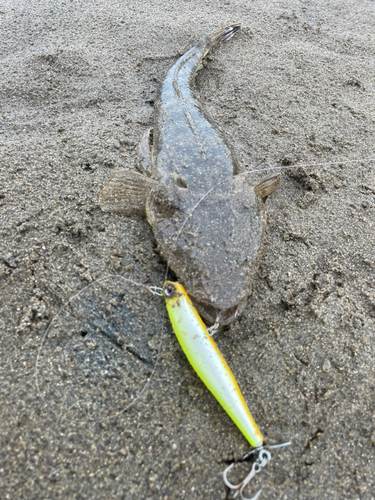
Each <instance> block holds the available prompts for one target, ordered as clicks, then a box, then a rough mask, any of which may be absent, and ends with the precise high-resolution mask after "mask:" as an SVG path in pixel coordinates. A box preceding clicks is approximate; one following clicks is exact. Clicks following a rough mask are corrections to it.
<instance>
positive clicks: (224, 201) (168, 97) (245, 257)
mask: <svg viewBox="0 0 375 500" xmlns="http://www.w3.org/2000/svg"><path fill="white" fill-rule="evenodd" d="M240 27H241V25H240V24H234V25H232V26H228V27H226V28H223V29H221V30H218V31H216V32H215V33H212V34H211V35H209V36H206V37H205V38H203V39H202V40H201V41H200V42H198V43H197V45H196V46H195V47H193V48H192V49H190V50H189V51H188V52H186V54H184V55H183V56H182V57H181V58H180V59H179V60H178V61H177V62H176V63H175V64H174V65H173V67H172V68H171V69H170V70H169V72H168V74H167V76H166V78H165V80H164V83H163V85H162V88H161V91H160V96H159V99H158V101H157V103H156V106H155V122H154V130H153V134H152V133H151V131H147V132H145V134H144V135H143V137H142V139H141V142H140V145H139V148H138V154H139V157H140V161H139V167H140V168H141V169H142V170H143V171H144V173H145V174H146V176H147V177H145V176H142V175H140V174H139V173H136V172H134V171H130V170H119V171H117V172H115V173H114V174H113V176H112V177H111V178H110V179H109V180H108V181H107V183H106V185H105V186H104V188H103V189H102V192H101V194H100V205H101V207H102V210H105V211H111V212H113V211H116V212H121V213H125V214H127V215H132V214H141V213H144V212H146V214H147V218H148V221H149V223H150V224H151V226H152V229H153V231H154V234H155V238H156V241H157V243H158V247H159V250H160V252H161V254H162V255H163V256H164V258H165V259H166V261H167V263H168V265H169V266H170V267H171V269H173V271H174V272H175V273H176V275H177V276H178V278H179V280H180V281H181V283H182V284H183V286H184V288H185V290H186V291H187V293H188V294H189V296H190V297H191V299H192V301H193V302H194V305H195V307H196V308H197V310H198V312H199V313H200V314H201V316H202V317H203V318H204V319H205V320H206V321H208V322H211V323H214V322H215V321H217V320H219V321H220V322H221V323H222V324H226V323H229V322H230V321H231V320H232V319H233V318H234V317H235V315H236V313H237V311H238V309H239V308H240V307H241V305H242V304H244V299H245V298H246V297H247V296H248V295H249V294H250V292H251V283H252V280H253V276H254V273H255V272H256V270H257V265H258V262H259V259H260V254H261V246H262V240H263V234H264V228H265V211H264V204H263V200H262V198H263V197H265V196H268V195H269V194H270V193H271V192H272V191H273V190H274V189H275V187H276V185H277V182H278V179H276V178H273V177H272V176H267V177H266V178H264V179H262V180H260V181H258V182H257V183H256V184H255V185H254V186H253V185H251V184H250V182H248V176H247V175H236V174H238V173H239V165H238V162H237V160H236V157H235V155H234V153H233V151H232V150H231V148H230V146H229V145H228V143H227V142H226V140H225V138H224V136H223V134H222V133H221V132H220V131H219V129H218V127H217V126H215V125H214V123H213V121H212V119H211V118H210V117H209V116H208V115H207V114H206V113H205V112H204V110H203V109H202V107H201V105H200V104H199V101H198V99H197V97H196V96H195V95H194V80H195V75H196V72H197V71H198V70H199V69H200V68H201V67H202V59H203V57H204V56H205V55H206V54H207V53H208V52H209V51H210V50H211V49H212V48H213V47H215V46H216V45H217V44H219V43H220V42H222V41H224V40H227V39H229V38H231V37H232V36H233V35H234V34H235V33H237V32H238V31H239V30H240ZM152 137H153V139H152ZM151 142H152V151H151V156H150V155H149V154H148V152H149V146H150V145H151ZM150 160H151V165H149V163H150Z"/></svg>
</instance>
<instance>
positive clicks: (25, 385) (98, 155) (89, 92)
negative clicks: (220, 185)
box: [0, 0, 375, 500]
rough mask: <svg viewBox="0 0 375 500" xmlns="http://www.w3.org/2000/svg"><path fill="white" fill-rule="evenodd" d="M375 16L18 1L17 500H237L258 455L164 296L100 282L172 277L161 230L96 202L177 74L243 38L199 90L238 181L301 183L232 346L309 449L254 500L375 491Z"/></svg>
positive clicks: (279, 432)
mask: <svg viewBox="0 0 375 500" xmlns="http://www.w3.org/2000/svg"><path fill="white" fill-rule="evenodd" d="M374 16H375V3H374V2H372V1H370V0H361V1H353V0H347V1H345V0H344V1H340V2H337V1H333V0H329V1H328V2H327V1H322V0H317V1H315V2H308V1H289V2H286V1H281V2H262V1H259V0H255V1H252V2H249V1H226V2H218V1H217V0H207V1H206V0H194V1H182V0H181V1H180V2H175V3H173V2H165V1H160V0H153V1H149V2H142V1H140V0H138V1H135V0H127V1H126V2H120V1H115V0H108V1H106V2H99V1H94V0H87V1H85V2H83V1H76V0H72V1H68V0H66V1H61V2H52V1H50V0H40V1H38V2H36V1H32V0H30V1H26V0H23V1H21V0H14V1H13V2H10V1H2V2H1V3H0V61H1V64H0V117H1V122H0V165H1V169H0V175H1V177H0V283H1V289H0V294H1V295H0V304H1V310H2V313H1V318H0V328H1V340H0V349H1V363H0V374H1V375H0V382H1V383H0V436H1V437H0V462H1V463H0V498H1V500H3V499H4V500H5V499H11V500H16V499H17V500H18V499H25V500H32V499H38V500H40V499H51V500H52V499H62V498H64V499H77V500H78V499H80V500H83V499H90V500H94V499H110V498H113V499H130V498H131V499H145V498H147V499H149V500H154V499H155V500H156V499H167V500H170V499H175V498H176V499H177V498H186V499H199V500H201V499H203V498H204V499H212V500H218V499H224V498H225V497H226V492H225V489H224V486H223V483H222V479H221V473H222V471H223V469H224V468H225V467H226V466H227V465H228V464H229V463H231V461H233V460H234V459H239V458H240V457H241V456H242V454H243V453H245V452H246V451H247V450H248V449H249V446H248V444H247V443H246V441H245V439H244V438H243V436H242V435H241V433H240V432H239V431H238V429H237V428H236V427H235V426H234V424H233V423H232V422H231V421H230V420H229V418H228V417H227V415H226V414H225V413H224V412H223V411H222V409H221V408H220V407H219V405H218V404H217V402H216V401H215V400H214V399H213V398H212V397H211V396H210V395H209V394H208V393H207V391H206V389H205V388H204V386H203V385H202V383H201V382H200V381H199V379H198V378H197V376H196V375H195V374H194V373H193V371H192V369H191V367H190V366H189V364H188V362H187V360H186V359H185V357H184V355H183V354H182V353H181V351H180V348H179V346H178V344H177V341H176V339H175V337H174V335H173V332H172V330H171V327H170V326H169V323H168V319H167V317H166V313H165V306H164V303H163V299H162V298H160V297H156V296H155V297H154V296H152V295H151V294H149V293H148V292H147V291H144V290H143V289H142V288H141V287H139V286H137V285H135V284H133V283H132V282H130V281H125V280H122V279H121V278H120V277H112V278H109V279H106V280H104V281H101V282H98V281H96V282H95V280H98V279H100V278H103V277H106V276H108V275H117V276H123V277H126V278H128V279H130V280H133V281H136V282H138V283H142V284H149V285H159V286H160V284H161V283H162V282H163V279H164V277H165V273H166V263H165V262H164V260H163V259H162V258H161V257H160V255H159V254H158V252H157V248H156V243H155V240H154V238H153V234H152V231H151V229H150V227H149V226H148V223H147V221H146V220H145V219H142V218H141V217H134V218H126V217H123V216H121V215H113V214H105V213H103V212H102V211H101V210H100V207H99V204H98V195H99V192H100V189H101V186H102V185H103V184H104V182H105V181H106V179H107V178H108V177H109V176H110V175H111V173H113V172H114V170H115V169H117V168H124V167H126V168H130V169H135V168H136V161H135V148H136V145H137V142H138V139H139V137H140V136H141V134H142V133H143V132H144V131H145V130H146V129H147V128H148V127H150V126H152V121H153V104H154V101H155V99H156V96H157V92H158V88H159V86H160V84H161V82H162V80H163V77H164V75H165V74H166V71H167V70H168V68H169V67H170V66H171V65H172V64H173V63H174V62H175V61H176V60H177V58H178V57H179V56H180V55H182V54H183V53H184V52H185V51H186V50H188V49H189V48H190V47H191V46H192V45H194V44H195V43H196V41H197V40H198V39H199V38H200V37H202V36H203V35H204V34H206V33H209V32H211V31H214V30H215V29H217V28H218V27H221V26H225V25H227V24H231V23H234V22H238V21H241V22H242V23H243V30H242V32H241V34H239V35H238V36H236V37H235V38H233V39H232V40H230V41H229V42H228V43H226V44H223V45H222V46H221V47H219V48H218V49H217V50H215V52H214V53H213V54H212V56H211V57H210V58H209V59H208V60H207V64H206V68H205V69H204V70H203V71H201V72H200V74H199V76H198V78H197V87H198V92H199V95H200V96H201V102H202V104H203V105H204V106H205V108H206V109H207V110H208V111H209V113H210V114H211V115H212V116H213V118H214V120H215V121H216V123H218V125H220V126H221V128H222V129H223V130H224V131H225V133H226V134H227V137H228V140H229V141H230V142H231V144H232V146H233V148H234V150H235V151H236V153H237V155H238V158H239V160H240V162H241V164H242V166H244V167H245V168H247V169H251V168H253V167H255V166H256V165H259V164H261V163H264V164H266V165H268V166H273V167H281V168H282V170H283V176H282V179H281V185H280V187H279V188H278V190H277V191H275V193H274V194H272V195H271V196H270V197H269V199H268V200H267V212H268V226H267V234H266V241H265V246H264V251H263V257H262V261H261V264H260V268H259V271H258V273H257V275H256V278H255V281H254V284H253V291H252V294H251V296H250V298H249V300H248V303H247V306H246V309H245V312H244V313H243V314H242V316H241V317H240V318H239V319H238V320H237V321H236V322H234V323H233V324H232V325H230V326H229V327H228V328H226V329H225V330H224V331H221V332H219V333H218V334H217V337H216V341H217V344H218V345H219V347H220V349H221V351H222V353H223V355H224V356H225V358H226V359H227V361H228V364H229V365H230V366H231V368H232V370H233V373H234V374H235V376H236V378H237V380H238V382H239V384H240V386H241V388H242V390H243V393H244V396H245V399H246V401H247V402H248V405H249V407H250V409H251V411H252V414H253V416H254V419H255V420H256V422H257V423H258V425H259V427H260V429H261V431H262V432H263V433H264V435H265V438H266V440H267V441H268V442H269V443H280V442H283V441H286V440H289V439H290V440H291V441H292V445H291V446H290V447H288V448H285V449H280V450H275V451H274V452H273V459H272V461H271V462H270V463H269V464H268V465H267V468H266V469H265V470H264V471H263V472H262V474H259V475H258V476H257V478H256V480H255V481H254V484H253V485H252V486H251V487H249V489H248V490H247V491H246V495H247V496H248V497H251V496H252V495H254V494H255V492H256V491H257V489H258V488H259V487H260V484H261V485H262V487H263V493H262V497H261V498H264V499H285V500H287V499H290V500H295V499H309V500H310V499H319V500H321V499H323V498H327V499H330V500H332V499H340V500H342V499H351V500H353V499H361V500H365V499H368V500H369V499H373V498H375V496H374V491H375V467H374V445H375V431H374V380H375V378H374V332H375V263H374V261H375V218H374V215H375V174H374V160H373V158H374V156H375V154H374V137H375V115H374V112H375V111H374V97H375V95H374V94H375V93H374V73H375V54H374V42H375V32H374ZM371 159H372V161H371ZM296 165H306V166H303V167H301V166H299V167H296ZM169 276H171V277H173V275H169ZM85 287H88V288H85ZM78 292H80V293H79V294H78V295H76V294H77V293H78ZM69 300H70V303H69V305H68V306H66V307H64V308H63V309H61V308H62V306H63V305H64V304H65V303H66V302H67V301H69ZM51 321H52V326H51V328H50V329H49V330H48V331H47V327H48V325H49V324H50V322H51ZM37 359H38V363H37ZM142 391H143V392H142ZM249 469H250V464H246V465H244V466H242V465H237V466H236V468H235V471H234V472H233V473H231V475H230V479H231V480H232V481H236V480H237V479H238V480H240V479H241V478H243V477H244V475H245V474H246V472H247V471H248V470H249Z"/></svg>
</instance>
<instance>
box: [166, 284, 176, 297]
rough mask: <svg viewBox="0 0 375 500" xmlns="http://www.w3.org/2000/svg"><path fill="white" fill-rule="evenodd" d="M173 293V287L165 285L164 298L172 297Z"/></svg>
mask: <svg viewBox="0 0 375 500" xmlns="http://www.w3.org/2000/svg"><path fill="white" fill-rule="evenodd" d="M173 292H174V286H173V285H167V286H166V287H165V288H164V294H165V296H166V297H172V295H173Z"/></svg>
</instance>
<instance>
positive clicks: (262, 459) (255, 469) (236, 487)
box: [223, 449, 271, 500]
mask: <svg viewBox="0 0 375 500" xmlns="http://www.w3.org/2000/svg"><path fill="white" fill-rule="evenodd" d="M254 451H256V450H254ZM269 460H271V453H270V452H269V451H268V450H264V449H261V450H260V451H259V455H258V458H257V459H256V462H254V463H253V466H252V467H251V471H250V473H249V474H248V475H247V476H246V478H245V479H244V480H243V481H241V482H240V483H239V484H232V483H230V482H229V481H228V478H227V475H228V472H229V471H230V470H231V469H232V468H233V466H234V464H231V465H230V466H229V467H227V468H226V469H225V471H224V472H223V481H224V484H225V485H226V486H228V488H229V489H230V490H233V491H235V492H236V493H235V494H234V495H233V498H236V497H237V495H238V494H239V495H240V498H241V499H242V500H257V498H259V495H260V494H261V493H262V488H261V489H260V490H259V491H258V493H257V494H256V495H255V497H252V498H247V497H245V496H244V495H243V490H244V489H245V488H246V486H247V485H248V484H249V483H250V481H251V480H252V479H253V477H254V476H255V474H258V473H259V472H260V471H261V470H262V469H263V467H265V466H266V465H267V462H268V461H269Z"/></svg>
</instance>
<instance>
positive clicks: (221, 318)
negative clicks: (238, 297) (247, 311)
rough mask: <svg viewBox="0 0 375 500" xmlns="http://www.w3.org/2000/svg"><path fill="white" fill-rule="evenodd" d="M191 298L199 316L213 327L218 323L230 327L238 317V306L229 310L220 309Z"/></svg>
mask: <svg viewBox="0 0 375 500" xmlns="http://www.w3.org/2000/svg"><path fill="white" fill-rule="evenodd" d="M190 298H191V301H192V303H193V305H194V307H195V309H196V310H197V311H198V314H199V315H200V316H201V318H203V319H204V320H205V322H206V323H208V324H209V325H213V324H214V323H216V322H219V324H220V325H222V326H224V325H228V324H229V323H231V322H232V321H233V320H234V318H235V317H236V316H237V313H238V304H236V305H235V306H232V307H229V308H228V309H220V308H218V307H215V306H213V305H212V304H209V303H207V302H202V301H198V300H196V299H195V298H194V297H191V296H190Z"/></svg>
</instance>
